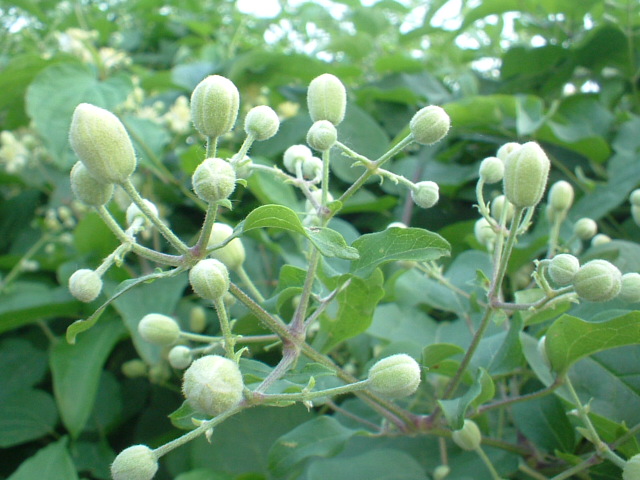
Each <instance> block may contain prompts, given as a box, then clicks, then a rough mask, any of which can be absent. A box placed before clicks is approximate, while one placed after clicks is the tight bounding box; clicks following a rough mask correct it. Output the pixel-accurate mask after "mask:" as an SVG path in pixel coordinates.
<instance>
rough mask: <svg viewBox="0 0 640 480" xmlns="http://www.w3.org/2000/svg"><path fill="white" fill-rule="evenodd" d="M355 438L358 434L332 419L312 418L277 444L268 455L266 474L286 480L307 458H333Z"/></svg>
mask: <svg viewBox="0 0 640 480" xmlns="http://www.w3.org/2000/svg"><path fill="white" fill-rule="evenodd" d="M356 434H358V431H357V430H351V429H349V428H346V427H344V426H342V425H341V424H340V422H338V421H337V420H335V419H334V418H332V417H329V416H326V415H323V416H320V417H317V418H314V419H313V420H310V421H308V422H306V423H303V424H302V425H300V426H298V427H296V428H294V429H293V430H291V431H290V432H289V433H287V434H285V435H283V436H282V437H280V438H279V439H278V440H277V441H276V443H275V444H274V445H273V446H272V447H271V450H270V451H269V471H270V472H271V473H272V474H273V475H274V476H275V477H276V478H285V477H287V476H289V475H291V472H292V471H296V470H299V469H300V468H301V465H300V464H301V463H302V462H304V461H305V460H307V459H308V458H309V457H317V456H320V457H330V456H333V455H335V454H336V453H338V452H339V451H340V450H342V449H343V448H344V445H345V444H346V442H347V440H349V439H350V438H351V437H352V436H354V435H356Z"/></svg>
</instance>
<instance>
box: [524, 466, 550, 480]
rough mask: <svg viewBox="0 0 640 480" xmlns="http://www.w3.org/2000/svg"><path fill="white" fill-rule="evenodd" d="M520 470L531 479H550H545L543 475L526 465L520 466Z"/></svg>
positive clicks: (547, 479) (546, 478) (546, 479)
mask: <svg viewBox="0 0 640 480" xmlns="http://www.w3.org/2000/svg"><path fill="white" fill-rule="evenodd" d="M518 470H520V471H521V472H523V473H525V474H526V475H529V476H530V477H531V478H535V479H536V480H549V478H548V477H545V476H544V475H542V474H541V473H538V472H536V471H535V470H534V469H532V468H531V467H530V466H529V465H527V464H526V463H520V465H518Z"/></svg>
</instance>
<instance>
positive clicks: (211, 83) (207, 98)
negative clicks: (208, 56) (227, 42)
mask: <svg viewBox="0 0 640 480" xmlns="http://www.w3.org/2000/svg"><path fill="white" fill-rule="evenodd" d="M239 104H240V94H239V93H238V89H237V88H236V86H235V85H234V84H233V82H232V81H231V80H229V79H227V78H225V77H221V76H220V75H210V76H208V77H207V78H205V79H204V80H202V81H201V82H200V83H199V84H198V85H197V86H196V88H195V89H194V90H193V93H192V94H191V120H192V121H193V125H194V127H196V130H198V131H199V132H200V133H201V134H202V135H204V136H205V137H214V138H217V137H220V136H221V135H224V134H225V133H229V132H230V131H231V129H232V128H233V125H234V124H235V123H236V118H237V116H238V107H239Z"/></svg>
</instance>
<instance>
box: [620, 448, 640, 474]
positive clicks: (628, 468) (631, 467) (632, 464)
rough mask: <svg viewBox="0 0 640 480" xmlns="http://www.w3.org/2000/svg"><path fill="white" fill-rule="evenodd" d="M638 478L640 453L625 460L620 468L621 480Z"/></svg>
mask: <svg viewBox="0 0 640 480" xmlns="http://www.w3.org/2000/svg"><path fill="white" fill-rule="evenodd" d="M639 478H640V453H638V454H636V455H634V456H633V457H631V458H630V459H629V460H627V461H626V462H625V464H624V467H623V468H622V480H638V479H639Z"/></svg>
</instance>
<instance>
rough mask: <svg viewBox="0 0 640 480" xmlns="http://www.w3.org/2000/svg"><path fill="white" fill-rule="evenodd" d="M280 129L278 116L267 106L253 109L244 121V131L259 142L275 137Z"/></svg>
mask: <svg viewBox="0 0 640 480" xmlns="http://www.w3.org/2000/svg"><path fill="white" fill-rule="evenodd" d="M278 128H280V119H279V118H278V114H277V113H276V112H275V111H274V110H273V109H272V108H271V107H268V106H266V105H260V106H258V107H253V108H252V109H251V110H249V113H247V116H246V117H245V119H244V131H245V132H247V135H253V138H254V139H255V140H258V141H262V140H267V139H269V138H271V137H273V136H274V135H275V134H276V133H277V132H278Z"/></svg>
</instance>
